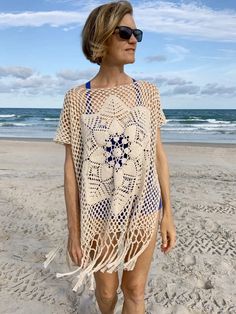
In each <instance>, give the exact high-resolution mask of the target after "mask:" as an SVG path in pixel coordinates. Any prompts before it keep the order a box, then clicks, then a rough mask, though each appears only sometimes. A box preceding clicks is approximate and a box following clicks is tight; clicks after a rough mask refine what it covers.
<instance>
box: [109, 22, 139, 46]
mask: <svg viewBox="0 0 236 314" xmlns="http://www.w3.org/2000/svg"><path fill="white" fill-rule="evenodd" d="M115 29H119V35H120V38H122V39H130V37H131V36H132V34H134V37H135V38H136V39H137V41H138V42H140V41H142V38H143V32H142V31H141V29H137V28H136V29H132V28H130V27H128V26H117V27H116V28H115ZM114 33H115V32H114Z"/></svg>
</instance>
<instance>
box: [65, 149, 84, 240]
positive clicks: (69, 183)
mask: <svg viewBox="0 0 236 314" xmlns="http://www.w3.org/2000/svg"><path fill="white" fill-rule="evenodd" d="M65 149H66V151H65V155H66V156H65V163H64V195H65V203H66V211H67V226H68V230H69V234H70V235H71V236H73V237H76V238H77V239H79V240H80V208H79V200H78V194H79V193H78V185H77V182H76V176H75V170H74V163H73V158H72V151H71V145H68V144H65Z"/></svg>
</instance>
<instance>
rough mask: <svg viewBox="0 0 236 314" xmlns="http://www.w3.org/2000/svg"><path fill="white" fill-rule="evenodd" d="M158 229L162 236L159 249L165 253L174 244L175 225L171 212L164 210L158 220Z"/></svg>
mask: <svg viewBox="0 0 236 314" xmlns="http://www.w3.org/2000/svg"><path fill="white" fill-rule="evenodd" d="M160 230H161V237H162V244H161V251H162V252H163V253H164V254H167V253H168V252H169V251H170V250H171V249H172V248H173V247H174V246H175V242H176V231H175V225H174V220H173V217H172V214H171V213H165V212H164V214H163V217H162V219H161V222H160Z"/></svg>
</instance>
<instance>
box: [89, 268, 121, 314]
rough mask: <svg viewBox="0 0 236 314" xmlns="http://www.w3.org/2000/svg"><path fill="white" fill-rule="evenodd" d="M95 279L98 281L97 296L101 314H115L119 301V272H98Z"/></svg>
mask: <svg viewBox="0 0 236 314" xmlns="http://www.w3.org/2000/svg"><path fill="white" fill-rule="evenodd" d="M94 277H95V281H96V289H95V296H96V299H97V303H98V306H99V309H100V311H101V313H102V314H113V313H114V309H115V306H116V302H117V300H118V296H117V289H118V286H119V278H118V272H113V273H108V272H104V273H103V272H101V271H97V272H95V273H94Z"/></svg>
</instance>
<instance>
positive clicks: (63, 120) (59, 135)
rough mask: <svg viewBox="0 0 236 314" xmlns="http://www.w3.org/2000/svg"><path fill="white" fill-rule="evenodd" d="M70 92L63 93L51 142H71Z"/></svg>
mask: <svg viewBox="0 0 236 314" xmlns="http://www.w3.org/2000/svg"><path fill="white" fill-rule="evenodd" d="M70 98H71V97H70V93H69V91H68V92H67V93H66V94H65V97H64V103H63V107H62V109H61V113H60V120H59V124H58V126H57V130H56V135H55V137H54V138H53V142H55V143H58V144H71V119H70V103H71V101H70Z"/></svg>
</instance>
